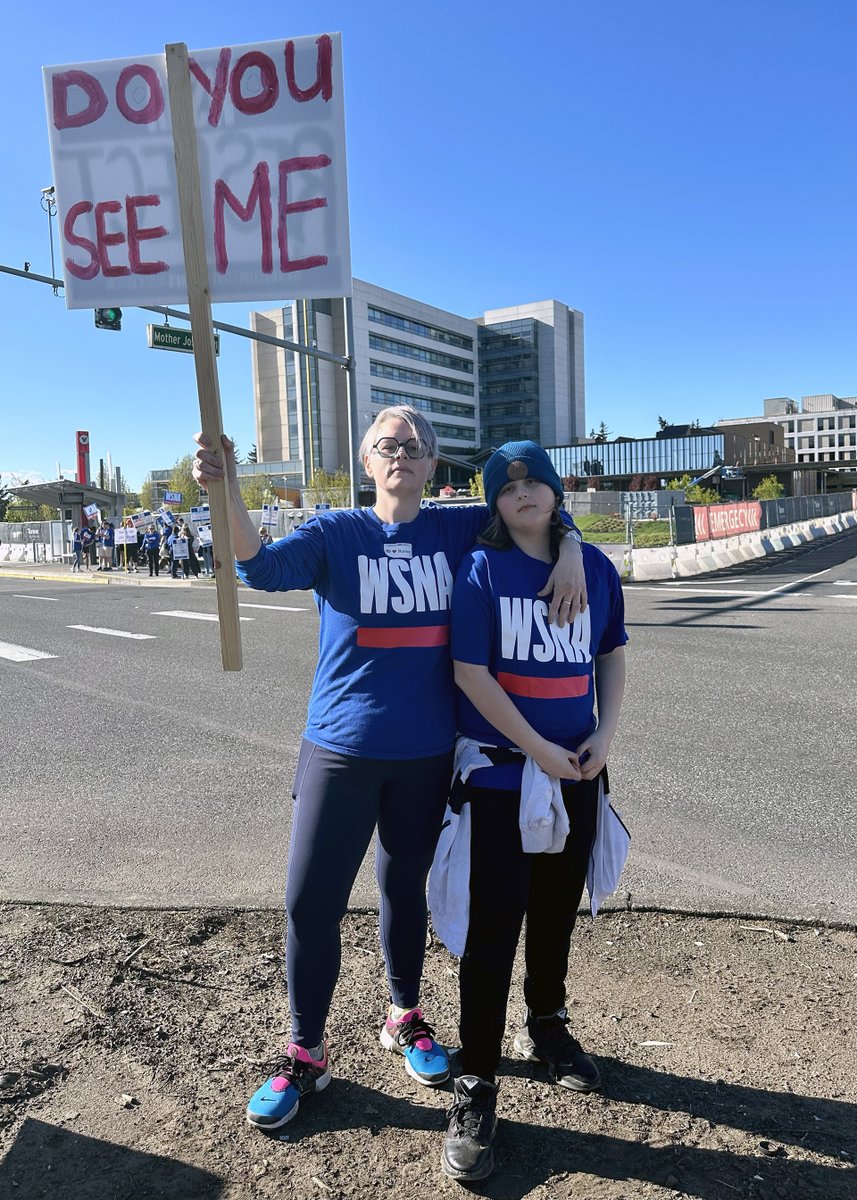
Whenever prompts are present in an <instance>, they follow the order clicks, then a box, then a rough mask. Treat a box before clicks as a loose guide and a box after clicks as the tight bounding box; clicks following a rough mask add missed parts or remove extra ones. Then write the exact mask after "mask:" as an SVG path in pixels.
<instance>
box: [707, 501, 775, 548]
mask: <svg viewBox="0 0 857 1200" xmlns="http://www.w3.org/2000/svg"><path fill="white" fill-rule="evenodd" d="M693 526H694V531H695V535H696V540H697V541H698V542H710V541H712V540H713V539H715V538H725V537H735V535H736V534H739V533H753V532H754V531H755V530H757V529H761V527H762V506H761V504H760V503H759V501H758V500H745V501H740V502H739V503H737V504H701V505H694V508H693Z"/></svg>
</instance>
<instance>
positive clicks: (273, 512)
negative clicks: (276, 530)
mask: <svg viewBox="0 0 857 1200" xmlns="http://www.w3.org/2000/svg"><path fill="white" fill-rule="evenodd" d="M261 523H262V524H263V525H274V526H277V525H279V523H280V506H279V504H263V505H262V521H261Z"/></svg>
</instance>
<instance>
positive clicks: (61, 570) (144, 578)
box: [0, 562, 214, 588]
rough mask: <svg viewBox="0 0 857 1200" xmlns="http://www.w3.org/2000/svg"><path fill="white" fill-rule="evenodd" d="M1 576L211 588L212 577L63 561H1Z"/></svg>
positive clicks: (129, 584) (53, 580)
mask: <svg viewBox="0 0 857 1200" xmlns="http://www.w3.org/2000/svg"><path fill="white" fill-rule="evenodd" d="M0 579H42V580H49V581H51V582H56V583H95V584H98V585H99V586H101V585H103V584H106V585H115V584H120V585H124V586H126V587H134V586H137V587H160V586H164V587H171V588H175V587H179V586H182V587H213V586H214V577H213V576H206V575H200V576H199V578H194V576H193V575H191V577H190V578H189V579H184V578H183V577H182V576H179V577H178V579H173V578H172V577H171V575H170V574H169V572H164V571H162V572H161V574H160V575H154V576H150V575H149V569H148V567H146V568H143V569H141V570H140V571H138V572H134V571H131V572H130V573H129V572H127V571H126V570H125V568H124V567H114V568H113V569H112V570H111V571H99V570H98V569H97V568H96V567H92V569H91V570H89V571H86V570H83V571H79V572H78V571H72V569H71V567H69V566H67V565H66V564H65V563H58V562H54V563H2V562H0Z"/></svg>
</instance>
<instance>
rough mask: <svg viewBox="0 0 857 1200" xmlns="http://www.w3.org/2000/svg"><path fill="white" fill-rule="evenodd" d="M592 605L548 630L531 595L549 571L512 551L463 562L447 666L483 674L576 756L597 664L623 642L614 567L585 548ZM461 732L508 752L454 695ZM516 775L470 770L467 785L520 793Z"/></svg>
mask: <svg viewBox="0 0 857 1200" xmlns="http://www.w3.org/2000/svg"><path fill="white" fill-rule="evenodd" d="M582 549H583V566H584V570H585V572H586V587H587V592H588V595H589V602H588V604H587V607H586V609H585V610H584V611H583V613H581V614H579V615H578V616H577V617H576V618H575V620H574V623H573V625H570V626H569V625H566V626H565V628H564V629H559V628H558V627H557V625H556V624H553V625H551V624H549V623H548V619H547V612H548V602H549V600H550V597H548V598H547V600H544V599H540V598H539V597H538V592H540V591H541V589H542V588H543V587H544V586H545V584H546V582H547V579H548V576H549V575H550V573H551V570H552V569H553V568H552V565H551V564H550V563H545V562H541V561H540V560H539V559H535V558H531V557H530V556H529V555H528V554H524V552H523V551H522V550H519V549H518V548H517V546H515V547H512V549H509V550H494V549H491V548H489V547H487V546H484V547H478V548H477V549H475V550H473V551H471V553H470V554H468V555H466V557H465V559H464V561H463V562H462V564H461V567H460V568H459V571H458V575H457V576H456V580H455V588H454V591H453V606H452V657H453V658H454V659H457V660H458V661H460V662H465V663H475V664H477V665H479V666H486V667H488V669H489V671H490V672H491V674H492V675H493V676H494V678H495V679H496V680H497V681H498V683H499V684H500V686H501V687H502V688H503V690H504V691H505V692H506V693H507V695H508V696H509V698H510V699H511V701H512V703H513V704H514V705H515V707H516V708H517V709H519V711H520V712H521V714H522V716H523V717H524V718H525V719H526V720H527V721H528V722H529V724H530V725H532V727H533V728H534V729H535V730H536V731H537V732H538V733H540V734H541V735H542V737H545V738H547V739H548V740H549V741H552V742H556V743H557V745H560V746H565V747H566V749H568V750H576V749H577V747H578V746H579V745H580V743H581V742H582V741H583V740H584V739H585V738H586V737H588V736H589V734H590V733H592V731H593V729H594V728H595V685H594V673H593V668H594V659H595V657H596V656H597V655H599V654H609V653H610V652H611V650H615V649H616V648H617V646H624V644H625V643H626V642H627V640H628V636H627V634H626V632H625V624H624V621H625V605H624V600H623V596H622V585H621V583H620V581H619V576H618V574H617V572H616V568H615V567H614V566H613V564H612V563H611V562H610V559H609V558H607V556H606V555H605V554H603V553H602V552H601V551H600V550H599V549H598V548H597V547H596V546H590V545H588V544H586V543H584V545H583V547H582ZM456 719H457V723H458V731H459V733H461V734H463V735H464V736H465V737H469V738H473V739H475V740H476V741H478V742H484V743H485V744H487V745H491V746H511V745H512V743H511V742H510V741H509V739H508V738H507V737H504V735H503V734H502V733H500V732H499V730H497V729H495V728H494V726H493V725H491V724H490V723H489V722H488V721H486V720H485V718H484V717H483V716H482V714H481V713H480V712H479V711H478V710H477V709H476V708H475V707H474V705H473V704H471V702H470V701H469V700H468V698H467V697H466V696H465V694H464V693H463V692H462V691H461V690H460V689H459V688H456ZM520 778H521V767H516V766H509V767H506V766H504V767H492V768H484V769H482V770H480V771H476V772H474V773H473V775H472V776H471V779H472V782H473V783H474V784H476V785H477V786H478V785H482V786H488V787H519V786H520Z"/></svg>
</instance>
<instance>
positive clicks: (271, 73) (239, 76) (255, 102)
mask: <svg viewBox="0 0 857 1200" xmlns="http://www.w3.org/2000/svg"><path fill="white" fill-rule="evenodd" d="M253 67H258V68H259V74H260V76H261V78H262V91H261V92H259V94H258V95H256V96H244V95H242V93H241V84H242V82H243V80H244V75H245V73H246V72H247V71H249V70H251V69H252V68H253ZM279 94H280V83H279V80H278V79H277V68H276V67H275V66H274V64H273V62H272V61H271V59H270V58H269V57H268V55H267V54H262V53H261V51H258V50H251V51H250V53H249V54H242V55H241V57H240V58H239V59H238V62H237V63H236V64H235V69H234V70H233V72H232V78H231V79H230V80H229V95H230V97H231V99H232V103H233V104H234V105H235V107H236V108H237V109H238V111H239V112H242V113H244V114H245V115H246V116H248V117H252V116H255V115H256V113H263V112H267V111H268V109H269V108H272V107H273V105H275V104H276V103H277V97H278V96H279Z"/></svg>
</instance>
